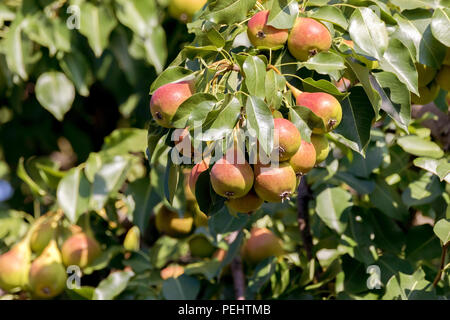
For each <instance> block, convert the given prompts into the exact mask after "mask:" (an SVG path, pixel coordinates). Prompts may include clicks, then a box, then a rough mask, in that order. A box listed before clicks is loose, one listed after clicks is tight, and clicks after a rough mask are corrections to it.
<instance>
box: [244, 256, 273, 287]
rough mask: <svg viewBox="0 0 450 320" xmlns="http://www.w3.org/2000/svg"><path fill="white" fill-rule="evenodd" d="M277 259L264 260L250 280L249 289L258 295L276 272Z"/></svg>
mask: <svg viewBox="0 0 450 320" xmlns="http://www.w3.org/2000/svg"><path fill="white" fill-rule="evenodd" d="M275 262H276V258H275V257H270V258H267V259H264V260H263V261H261V262H260V263H258V265H257V266H256V267H255V271H254V272H253V275H252V277H251V278H250V279H249V280H248V289H249V290H250V291H252V292H254V293H257V292H259V291H260V290H261V288H262V287H263V286H264V285H265V284H266V283H267V282H268V281H269V279H270V277H271V276H272V274H273V273H274V272H275Z"/></svg>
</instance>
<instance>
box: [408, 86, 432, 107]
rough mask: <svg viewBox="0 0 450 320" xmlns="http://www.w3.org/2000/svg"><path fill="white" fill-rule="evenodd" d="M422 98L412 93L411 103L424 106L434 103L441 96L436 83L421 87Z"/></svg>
mask: <svg viewBox="0 0 450 320" xmlns="http://www.w3.org/2000/svg"><path fill="white" fill-rule="evenodd" d="M419 94H420V97H418V96H416V95H415V94H414V93H412V92H411V102H412V103H414V104H419V105H424V104H427V103H430V102H433V101H434V99H436V97H437V96H438V94H439V86H438V85H437V83H436V82H435V81H433V82H432V83H430V84H429V85H427V86H423V87H419Z"/></svg>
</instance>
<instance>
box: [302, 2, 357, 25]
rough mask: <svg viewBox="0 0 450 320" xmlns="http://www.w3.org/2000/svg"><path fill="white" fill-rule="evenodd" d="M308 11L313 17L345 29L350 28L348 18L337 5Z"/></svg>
mask: <svg viewBox="0 0 450 320" xmlns="http://www.w3.org/2000/svg"><path fill="white" fill-rule="evenodd" d="M307 13H308V14H309V16H310V17H311V18H314V19H319V20H324V21H328V22H331V23H333V24H335V25H338V26H339V27H341V28H342V29H344V30H347V28H348V21H347V18H346V17H345V16H344V14H343V13H342V11H341V10H340V9H339V8H337V7H332V6H323V7H320V8H318V9H317V10H314V11H313V10H311V11H307Z"/></svg>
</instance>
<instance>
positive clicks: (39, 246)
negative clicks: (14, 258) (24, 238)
mask: <svg viewBox="0 0 450 320" xmlns="http://www.w3.org/2000/svg"><path fill="white" fill-rule="evenodd" d="M42 218H44V220H41V221H36V223H39V225H38V226H37V227H36V229H35V230H34V231H33V233H32V234H31V237H30V248H31V250H32V251H33V252H38V253H40V252H42V250H44V249H45V247H46V246H47V245H48V243H49V242H50V240H51V239H53V236H54V234H55V221H54V220H53V219H52V217H44V216H43V217H42Z"/></svg>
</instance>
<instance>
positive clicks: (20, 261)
mask: <svg viewBox="0 0 450 320" xmlns="http://www.w3.org/2000/svg"><path fill="white" fill-rule="evenodd" d="M30 260H31V250H30V247H29V244H28V240H27V239H24V240H22V241H20V242H19V243H17V244H15V245H14V246H13V247H12V248H11V249H10V250H9V251H7V252H5V253H4V254H2V255H0V288H1V289H3V290H5V291H9V292H11V291H14V290H15V289H19V288H20V289H24V288H25V287H26V286H27V284H28V272H29V270H30Z"/></svg>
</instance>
